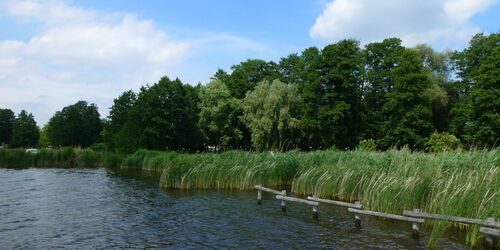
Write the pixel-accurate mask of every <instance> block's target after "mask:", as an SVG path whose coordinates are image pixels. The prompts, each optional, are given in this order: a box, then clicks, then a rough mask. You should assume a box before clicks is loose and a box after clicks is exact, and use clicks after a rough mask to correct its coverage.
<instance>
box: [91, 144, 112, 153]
mask: <svg viewBox="0 0 500 250" xmlns="http://www.w3.org/2000/svg"><path fill="white" fill-rule="evenodd" d="M89 149H90V150H92V151H96V152H106V151H108V145H106V143H103V142H100V143H96V144H92V146H90V147H89Z"/></svg>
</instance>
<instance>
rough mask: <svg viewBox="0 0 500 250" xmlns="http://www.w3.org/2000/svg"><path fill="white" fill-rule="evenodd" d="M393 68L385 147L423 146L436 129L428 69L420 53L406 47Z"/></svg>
mask: <svg viewBox="0 0 500 250" xmlns="http://www.w3.org/2000/svg"><path fill="white" fill-rule="evenodd" d="M397 65H398V66H397V67H396V68H394V69H393V72H392V74H391V75H392V77H393V80H394V86H392V89H391V91H390V92H389V93H388V94H387V99H386V102H385V103H384V106H383V112H384V113H386V114H387V121H386V122H385V123H384V126H383V130H382V132H383V134H384V137H383V138H382V140H381V144H382V146H383V147H384V148H388V147H391V146H402V145H408V146H410V147H411V148H424V146H425V143H426V141H427V137H428V136H429V135H430V134H431V133H432V132H433V131H434V126H433V125H432V111H431V106H430V100H429V98H428V95H426V91H427V90H428V89H429V88H430V87H431V82H430V80H429V78H428V72H427V71H426V69H425V68H424V65H423V62H422V58H421V57H420V55H419V54H418V53H417V52H416V51H414V50H410V49H405V50H404V52H403V53H402V54H401V57H400V59H399V60H398V63H397Z"/></svg>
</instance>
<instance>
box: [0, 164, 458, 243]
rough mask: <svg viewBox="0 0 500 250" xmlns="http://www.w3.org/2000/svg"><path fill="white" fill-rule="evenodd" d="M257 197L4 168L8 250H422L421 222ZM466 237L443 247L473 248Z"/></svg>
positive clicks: (1, 213) (133, 175) (149, 179)
mask: <svg viewBox="0 0 500 250" xmlns="http://www.w3.org/2000/svg"><path fill="white" fill-rule="evenodd" d="M255 196H256V194H255V192H241V191H188V192H187V191H178V190H170V191H164V190H161V189H159V188H158V176H156V175H146V174H141V173H140V172H130V171H127V172H124V171H117V170H110V169H24V170H13V169H0V246H1V248H2V249H26V248H28V249H51V248H71V249H82V248H84V249H96V248H184V249H186V248H192V249H200V248H217V249H218V248H266V249H283V248H285V249H289V248H314V249H317V248H333V249H353V248H358V249H366V248H381V249H401V248H405V249H421V248H426V247H427V240H428V236H429V233H428V232H423V233H422V234H423V237H422V238H421V239H420V240H413V239H411V237H410V234H411V232H410V228H411V225H409V224H407V223H402V222H381V221H379V220H376V219H367V218H363V228H362V229H361V230H356V229H354V222H353V220H352V214H349V213H347V212H346V210H345V209H341V208H335V207H330V206H321V207H320V211H319V216H320V217H319V221H317V222H314V221H313V220H312V219H311V211H310V207H308V206H304V205H299V204H289V205H288V213H287V214H286V215H283V214H282V213H281V209H280V207H279V202H278V201H276V200H274V199H273V195H271V194H264V200H263V205H262V206H257V205H256V202H255ZM463 238H464V237H463V235H460V236H455V237H452V238H450V237H449V236H447V238H443V239H440V240H439V243H438V248H453V249H466V247H465V246H464V245H463V240H462V239H463Z"/></svg>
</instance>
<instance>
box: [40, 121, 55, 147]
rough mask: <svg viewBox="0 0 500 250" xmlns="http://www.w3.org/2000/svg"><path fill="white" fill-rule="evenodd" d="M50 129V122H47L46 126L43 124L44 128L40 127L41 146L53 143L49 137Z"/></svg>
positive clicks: (48, 145)
mask: <svg viewBox="0 0 500 250" xmlns="http://www.w3.org/2000/svg"><path fill="white" fill-rule="evenodd" d="M48 129H49V126H48V124H45V126H43V127H42V129H40V138H39V139H38V147H39V148H47V147H50V146H51V145H52V143H51V142H50V139H49V134H48Z"/></svg>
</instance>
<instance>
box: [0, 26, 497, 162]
mask: <svg viewBox="0 0 500 250" xmlns="http://www.w3.org/2000/svg"><path fill="white" fill-rule="evenodd" d="M499 65H500V33H494V34H490V35H484V34H477V35H475V36H474V37H473V38H472V39H471V41H470V43H469V46H468V47H467V48H465V49H464V50H462V51H444V52H436V51H434V50H433V49H432V48H431V47H429V46H427V45H418V46H416V47H412V48H408V47H404V46H403V45H402V43H401V40H400V39H398V38H388V39H385V40H383V41H381V42H374V43H370V44H367V45H365V46H363V47H362V46H361V45H360V43H359V42H358V41H356V40H353V39H346V40H341V41H339V42H337V43H334V44H330V45H328V46H326V47H324V48H323V49H319V48H316V47H311V48H307V49H305V50H304V51H302V52H301V53H296V54H291V55H288V56H286V57H283V58H281V60H279V62H273V61H264V60H258V59H251V60H247V61H244V62H241V63H239V64H237V65H233V66H232V67H231V71H230V72H225V71H224V70H222V69H219V70H218V71H217V72H215V74H214V75H213V77H212V78H211V81H210V82H209V83H207V84H206V85H201V84H198V85H196V86H193V85H189V84H185V83H183V82H182V81H181V80H179V79H170V78H168V77H163V78H161V79H160V80H159V81H158V82H157V83H155V84H152V85H146V86H143V87H141V88H140V90H139V91H138V92H137V93H136V92H134V91H132V90H129V91H126V92H124V93H122V94H121V95H120V96H118V97H117V98H116V99H114V101H113V105H112V107H111V108H110V112H109V116H108V117H107V118H106V119H101V118H100V115H99V112H98V110H97V106H96V105H95V104H88V103H87V102H85V101H80V102H77V103H75V104H73V105H69V106H67V107H65V108H63V109H62V110H61V111H58V112H56V114H55V115H54V116H53V117H52V118H51V119H50V121H49V122H48V124H46V125H45V126H44V127H43V128H42V129H41V130H39V129H38V128H37V127H36V123H35V122H34V119H33V116H32V115H31V114H28V113H27V112H26V111H22V112H21V113H20V114H19V115H18V116H17V117H15V116H14V114H13V112H12V111H10V110H8V109H1V110H0V132H1V134H0V143H3V144H8V145H11V146H13V147H22V146H35V145H36V144H37V143H38V142H39V143H40V146H47V145H52V146H56V147H58V146H73V147H75V146H80V147H89V146H92V145H95V144H96V143H100V144H99V145H100V146H101V147H105V148H108V149H110V150H116V151H121V152H133V151H135V150H137V149H139V148H147V149H157V150H177V151H204V150H206V149H207V147H208V146H212V147H213V148H215V149H255V150H259V151H260V150H290V149H301V150H316V149H329V148H336V149H353V148H356V147H358V146H359V145H366V144H367V143H368V144H372V146H371V147H374V148H377V149H381V150H385V149H388V148H390V147H401V146H404V145H407V146H408V147H410V148H412V149H417V150H426V149H428V148H429V143H432V147H433V148H435V147H440V145H441V144H439V143H443V140H445V141H446V140H447V141H451V142H452V143H453V144H454V145H459V144H461V145H463V146H464V147H479V148H482V147H489V148H492V147H497V146H498V145H497V144H498V143H497V140H498V139H499V138H500V113H499V110H500V66H499Z"/></svg>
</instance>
